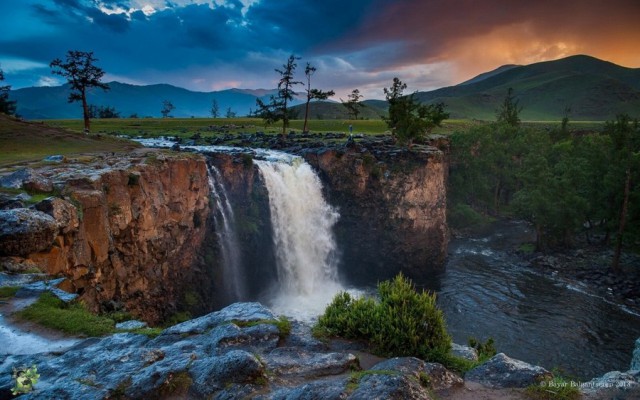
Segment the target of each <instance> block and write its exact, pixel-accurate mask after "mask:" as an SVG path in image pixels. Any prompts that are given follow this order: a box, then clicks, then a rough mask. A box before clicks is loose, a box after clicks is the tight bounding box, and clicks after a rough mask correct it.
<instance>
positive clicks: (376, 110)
mask: <svg viewBox="0 0 640 400" xmlns="http://www.w3.org/2000/svg"><path fill="white" fill-rule="evenodd" d="M362 106H363V107H362V108H361V109H360V114H358V119H380V116H381V115H385V114H386V112H387V102H386V101H382V100H365V101H363V102H362ZM291 109H292V110H293V112H294V113H296V117H295V118H296V119H304V112H305V104H299V105H297V106H294V107H292V108H291ZM349 118H350V117H349V114H348V113H347V109H346V108H345V107H344V106H343V105H342V103H338V102H335V101H313V102H311V103H310V105H309V119H319V120H322V119H349Z"/></svg>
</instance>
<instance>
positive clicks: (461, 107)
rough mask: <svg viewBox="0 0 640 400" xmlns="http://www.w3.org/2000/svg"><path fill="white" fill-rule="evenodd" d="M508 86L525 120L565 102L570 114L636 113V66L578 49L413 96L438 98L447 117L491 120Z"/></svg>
mask: <svg viewBox="0 0 640 400" xmlns="http://www.w3.org/2000/svg"><path fill="white" fill-rule="evenodd" d="M510 87H511V88H513V90H514V94H515V95H516V97H517V98H518V99H519V100H520V105H522V106H523V111H522V113H521V118H522V119H525V120H559V119H561V118H562V117H563V112H564V109H565V107H570V108H571V114H570V118H571V119H575V120H607V119H613V118H615V115H616V114H618V113H621V112H625V113H629V114H630V115H632V116H638V113H639V111H640V69H638V68H635V69H633V68H625V67H621V66H619V65H616V64H613V63H610V62H606V61H602V60H599V59H597V58H593V57H589V56H584V55H578V56H572V57H567V58H564V59H561V60H556V61H547V62H541V63H536V64H531V65H524V66H512V65H509V66H504V67H500V68H498V69H497V70H495V71H491V72H488V73H484V74H482V75H479V76H477V77H476V78H473V79H471V80H469V81H467V82H463V83H462V84H459V85H456V86H451V87H446V88H442V89H438V90H433V91H430V92H420V93H418V94H417V95H416V96H417V98H418V99H419V100H420V101H422V102H427V103H434V102H440V101H442V102H444V103H445V104H447V110H448V111H449V112H450V113H451V117H452V118H475V119H485V120H491V119H494V118H495V113H496V109H497V108H498V106H499V104H500V103H501V102H502V100H503V99H504V97H505V95H506V93H507V90H508V88H510Z"/></svg>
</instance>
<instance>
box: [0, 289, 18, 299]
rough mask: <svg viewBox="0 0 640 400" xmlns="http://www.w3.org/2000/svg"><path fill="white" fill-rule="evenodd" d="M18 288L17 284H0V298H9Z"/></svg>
mask: <svg viewBox="0 0 640 400" xmlns="http://www.w3.org/2000/svg"><path fill="white" fill-rule="evenodd" d="M18 290H20V288H19V287H17V286H2V287H0V300H9V299H10V298H12V297H13V296H15V295H16V293H17V292H18Z"/></svg>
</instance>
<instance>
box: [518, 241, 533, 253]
mask: <svg viewBox="0 0 640 400" xmlns="http://www.w3.org/2000/svg"><path fill="white" fill-rule="evenodd" d="M518 250H519V251H521V252H522V253H524V254H533V253H534V252H535V251H536V245H535V243H523V244H521V245H520V247H518Z"/></svg>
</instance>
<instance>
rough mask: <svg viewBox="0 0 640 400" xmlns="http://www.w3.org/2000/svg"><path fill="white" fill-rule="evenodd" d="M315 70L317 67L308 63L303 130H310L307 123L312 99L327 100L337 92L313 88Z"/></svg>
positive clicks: (305, 72)
mask: <svg viewBox="0 0 640 400" xmlns="http://www.w3.org/2000/svg"><path fill="white" fill-rule="evenodd" d="M315 72H316V67H314V66H312V65H311V64H309V63H307V66H306V67H305V69H304V75H305V76H306V77H307V89H306V90H307V104H306V105H305V110H304V126H303V128H302V131H303V132H308V131H309V129H308V126H307V123H308V120H309V105H310V104H311V100H326V99H328V98H329V97H331V96H333V95H335V94H336V93H335V92H334V91H333V90H329V91H327V92H324V91H322V90H320V89H311V76H313V74H314V73H315Z"/></svg>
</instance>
